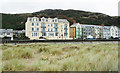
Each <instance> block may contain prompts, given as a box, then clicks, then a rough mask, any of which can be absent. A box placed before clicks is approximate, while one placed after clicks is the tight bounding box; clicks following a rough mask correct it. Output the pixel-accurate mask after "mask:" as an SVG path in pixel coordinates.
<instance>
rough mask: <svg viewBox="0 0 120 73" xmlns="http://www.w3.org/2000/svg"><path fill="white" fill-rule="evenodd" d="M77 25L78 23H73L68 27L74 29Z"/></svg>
mask: <svg viewBox="0 0 120 73" xmlns="http://www.w3.org/2000/svg"><path fill="white" fill-rule="evenodd" d="M77 24H79V23H74V24H73V25H71V26H70V27H76V26H77Z"/></svg>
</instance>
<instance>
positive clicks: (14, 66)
mask: <svg viewBox="0 0 120 73" xmlns="http://www.w3.org/2000/svg"><path fill="white" fill-rule="evenodd" d="M24 67H25V66H24V64H22V61H19V60H18V59H12V60H10V61H8V62H6V63H4V64H3V68H2V69H3V71H17V70H23V69H24Z"/></svg>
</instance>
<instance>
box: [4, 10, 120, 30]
mask: <svg viewBox="0 0 120 73" xmlns="http://www.w3.org/2000/svg"><path fill="white" fill-rule="evenodd" d="M29 16H41V17H42V16H45V17H51V18H54V17H58V18H66V19H68V21H69V22H70V25H72V23H73V21H74V20H76V21H77V22H79V23H82V24H95V25H100V24H102V23H104V24H105V25H106V26H109V25H116V26H119V27H120V25H119V22H118V21H119V20H120V18H118V17H117V16H116V17H111V16H108V15H105V14H102V13H93V12H86V11H80V10H60V9H59V10H58V9H56V10H52V9H46V10H42V11H38V12H34V13H26V14H3V15H2V23H3V25H2V27H3V28H4V29H8V28H11V29H14V30H16V29H17V30H21V29H24V28H25V26H24V25H25V22H26V19H27V17H29Z"/></svg>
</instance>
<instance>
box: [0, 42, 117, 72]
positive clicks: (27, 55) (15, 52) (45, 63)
mask: <svg viewBox="0 0 120 73" xmlns="http://www.w3.org/2000/svg"><path fill="white" fill-rule="evenodd" d="M0 49H1V50H2V51H3V54H2V55H3V56H2V61H3V65H2V66H3V67H2V70H3V71H11V70H13V71H19V70H20V71H21V70H22V71H24V70H26V71H117V70H118V44H115V43H99V44H26V45H2V46H1V48H0Z"/></svg>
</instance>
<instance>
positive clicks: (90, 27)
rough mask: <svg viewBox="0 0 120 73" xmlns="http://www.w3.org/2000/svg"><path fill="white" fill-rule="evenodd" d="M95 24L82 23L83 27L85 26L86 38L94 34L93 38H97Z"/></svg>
mask: <svg viewBox="0 0 120 73" xmlns="http://www.w3.org/2000/svg"><path fill="white" fill-rule="evenodd" d="M94 26H95V25H86V24H82V28H83V38H84V39H86V38H87V37H88V36H92V37H93V38H95V37H96V36H95V27H94Z"/></svg>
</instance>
